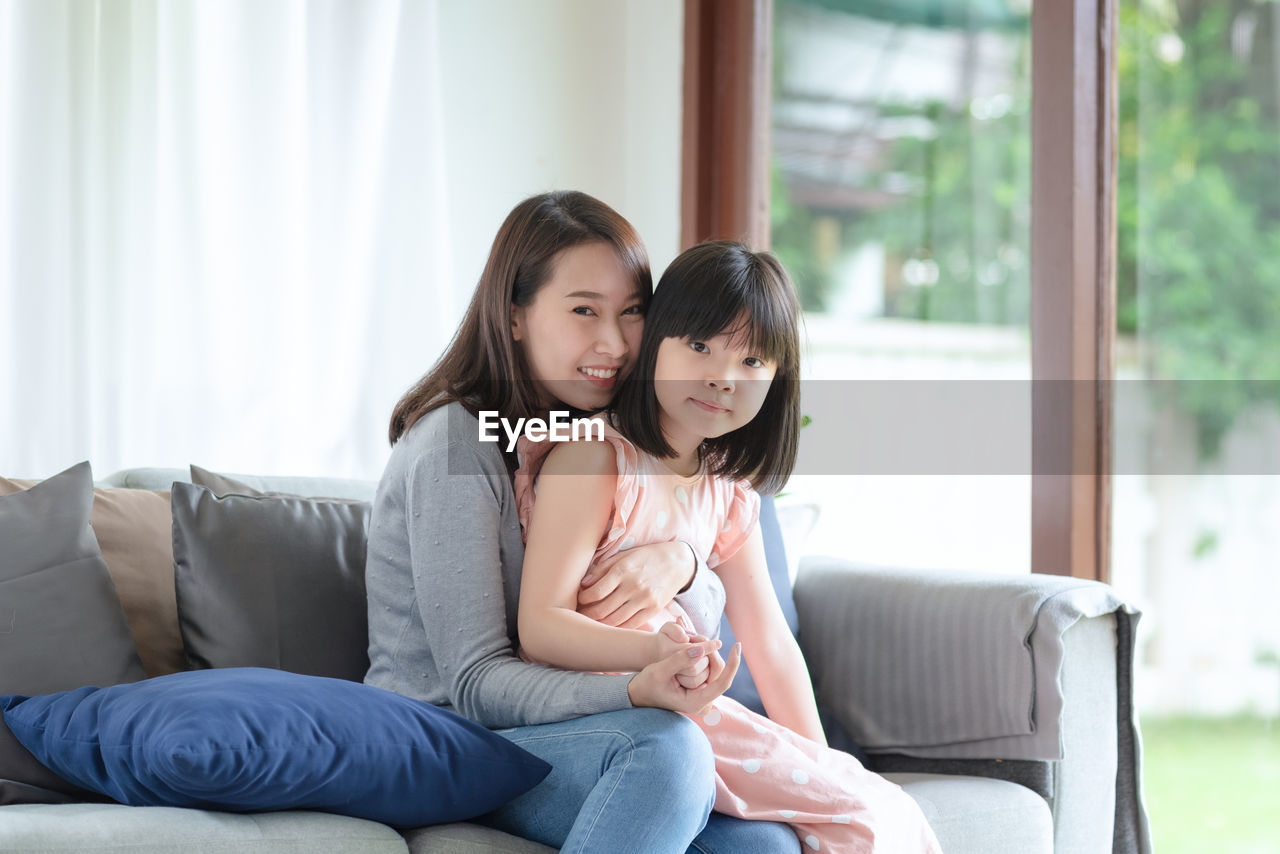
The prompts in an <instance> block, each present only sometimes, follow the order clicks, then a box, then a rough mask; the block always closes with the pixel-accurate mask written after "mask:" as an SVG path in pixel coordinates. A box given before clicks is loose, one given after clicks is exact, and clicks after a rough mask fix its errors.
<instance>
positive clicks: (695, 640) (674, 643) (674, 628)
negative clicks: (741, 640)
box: [650, 623, 722, 687]
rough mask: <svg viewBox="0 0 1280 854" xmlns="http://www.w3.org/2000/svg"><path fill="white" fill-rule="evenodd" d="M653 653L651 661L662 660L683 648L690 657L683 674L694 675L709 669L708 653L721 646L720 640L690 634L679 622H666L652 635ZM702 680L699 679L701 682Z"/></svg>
mask: <svg viewBox="0 0 1280 854" xmlns="http://www.w3.org/2000/svg"><path fill="white" fill-rule="evenodd" d="M650 637H651V638H652V645H651V649H652V650H653V655H652V657H651V658H650V662H654V661H661V660H662V659H664V658H666V657H668V656H670V655H674V654H675V653H677V652H679V651H681V650H683V651H684V652H685V653H686V654H687V655H688V656H689V658H690V659H692V660H691V661H690V662H689V666H688V667H686V668H685V669H684V670H682V671H681V673H682V674H685V675H688V676H693V675H694V674H698V673H701V672H703V671H705V670H706V669H707V665H706V662H705V661H704V660H703V659H705V658H706V653H709V652H715V651H716V650H717V649H719V648H720V647H721V645H722V644H721V642H720V641H719V640H708V639H707V638H704V637H702V636H701V635H690V634H689V633H688V632H686V631H685V630H684V629H683V628H681V626H680V624H679V623H666V624H664V625H663V626H662V628H661V629H659V630H658V631H656V632H654V633H653V634H652V635H651V636H650ZM702 681H705V680H699V683H697V684H701V682H702ZM694 687H696V685H695V686H694Z"/></svg>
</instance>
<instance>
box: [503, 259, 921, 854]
mask: <svg viewBox="0 0 1280 854" xmlns="http://www.w3.org/2000/svg"><path fill="white" fill-rule="evenodd" d="M797 313H798V306H797V304H796V299H795V295H794V291H793V289H792V287H791V284H790V282H789V280H788V278H787V276H786V273H785V271H784V270H783V269H782V267H781V265H780V264H779V263H778V262H777V260H776V259H775V258H773V257H772V256H771V255H768V254H767V253H753V252H751V251H750V250H748V249H747V248H746V247H744V246H742V245H741V244H738V243H730V242H713V243H704V244H701V245H699V246H695V247H694V248H693V249H690V250H688V251H687V252H685V253H684V254H682V255H681V256H680V257H678V258H677V259H676V260H675V261H674V262H672V264H671V266H670V268H668V270H667V272H666V273H665V274H664V275H663V277H662V282H661V284H660V285H659V287H658V289H657V291H656V293H655V294H654V297H653V301H652V302H651V304H650V307H649V316H648V319H647V321H646V326H645V331H644V336H643V338H642V340H641V343H640V351H639V354H638V356H637V360H636V367H635V369H634V371H633V372H632V374H631V376H630V377H629V378H628V379H627V380H626V381H624V383H623V386H622V388H620V389H619V393H618V396H617V398H616V399H615V401H614V406H613V409H612V411H611V413H610V424H609V426H608V427H607V428H606V430H605V441H603V442H572V443H557V444H555V445H554V446H553V445H552V443H549V442H540V443H534V442H529V441H528V440H522V446H521V468H520V470H519V471H517V473H516V496H517V501H518V502H519V504H520V511H521V521H522V524H523V525H524V528H525V531H526V539H527V544H526V548H525V560H524V581H523V584H522V587H521V595H520V612H519V624H520V638H521V642H522V644H523V651H524V653H525V654H526V655H528V656H529V657H531V658H532V659H534V660H538V661H542V662H546V663H548V664H553V665H556V666H559V667H564V668H567V669H573V670H594V671H631V670H635V669H636V668H642V667H645V666H646V665H648V664H650V663H651V662H653V661H656V660H660V659H662V658H663V657H665V656H667V655H670V654H671V653H672V651H673V650H677V649H678V648H679V642H680V640H681V638H680V635H679V632H678V631H676V630H674V629H673V628H672V627H671V626H669V625H662V624H663V623H664V622H665V621H666V620H675V621H676V622H680V621H681V620H682V619H683V617H684V615H683V614H682V613H681V610H680V607H679V606H678V605H677V604H673V605H671V606H670V607H669V608H668V609H667V611H668V613H667V614H666V615H663V617H661V618H658V619H656V620H653V621H650V623H649V625H648V626H646V627H644V628H643V629H640V630H636V629H627V628H617V627H613V626H605V625H601V624H599V623H597V622H595V621H593V620H591V619H589V618H588V617H586V616H584V615H582V614H580V613H578V611H577V608H576V604H577V603H576V598H575V589H576V587H577V579H578V578H579V577H581V575H582V573H583V572H584V571H585V570H586V569H587V567H589V566H591V565H593V564H594V562H596V561H600V560H606V559H608V558H610V557H611V556H613V555H615V554H617V553H619V552H621V551H625V550H628V549H630V548H632V547H635V546H637V545H640V544H645V543H654V542H663V541H667V540H670V539H672V538H680V539H683V540H685V541H687V542H689V543H691V544H693V545H694V546H695V548H697V549H698V550H699V552H700V553H701V554H704V555H706V556H707V557H706V561H707V565H708V566H709V567H712V568H713V569H715V571H716V572H717V574H718V575H719V576H720V578H721V580H722V581H723V583H724V587H725V592H726V602H725V611H726V613H727V615H728V617H729V621H730V623H731V624H732V625H733V626H734V630H735V633H736V634H737V636H738V637H739V638H740V639H741V643H740V644H739V645H738V647H741V649H739V648H738V647H735V649H734V651H733V653H732V655H731V659H732V660H734V661H736V656H737V655H739V654H745V655H746V656H747V658H748V660H749V661H750V662H751V667H752V672H753V673H754V674H755V678H756V684H757V686H758V687H759V689H760V695H761V698H762V700H763V701H764V704H765V708H766V709H767V711H768V713H769V717H768V718H765V717H762V716H759V715H756V714H755V713H753V712H751V711H749V710H747V709H746V708H745V707H743V706H741V705H740V704H738V703H736V702H734V701H733V700H730V699H728V698H726V697H720V698H718V699H716V700H715V701H713V702H712V703H710V704H709V705H708V707H706V708H705V709H703V710H701V712H700V714H697V715H695V716H693V720H694V721H695V722H696V723H698V725H699V726H700V727H701V728H702V730H703V732H704V733H706V735H707V738H708V740H709V741H710V743H711V746H712V750H713V752H714V754H715V764H716V801H715V809H716V810H717V811H718V812H722V813H727V814H729V815H733V816H738V817H741V818H747V819H760V820H778V819H783V820H785V821H787V822H788V823H789V824H791V826H792V828H793V829H794V830H795V832H796V834H797V836H798V837H799V838H800V839H801V840H802V841H803V842H804V843H805V845H806V846H807V847H808V848H809V849H811V850H814V851H834V852H871V851H875V852H900V854H919V852H936V851H938V850H939V848H938V844H937V841H936V839H935V838H934V835H933V832H932V831H931V830H930V828H929V826H928V823H927V822H926V821H925V819H924V816H923V814H922V813H921V812H920V809H919V807H918V806H917V805H916V803H915V802H914V801H913V800H912V799H911V798H910V797H909V796H908V795H907V794H906V793H904V792H903V791H902V790H901V789H900V788H898V787H897V786H895V785H894V784H892V783H890V782H889V781H887V780H885V779H884V778H882V777H879V776H878V775H876V774H873V773H871V772H868V771H866V770H865V769H864V768H863V767H862V766H861V765H860V764H859V763H858V761H857V760H856V759H854V758H853V757H852V756H849V755H848V754H845V753H842V752H840V751H836V750H832V749H830V748H829V747H827V744H826V739H825V736H824V734H823V731H822V727H821V724H820V723H819V720H818V711H817V707H816V704H815V702H814V697H813V687H812V685H811V684H810V681H809V677H808V673H807V670H806V668H805V664H804V660H803V658H802V657H801V654H800V649H799V647H798V646H797V644H796V643H795V640H794V638H793V637H792V635H791V633H790V632H789V631H788V629H787V626H786V623H785V620H784V618H783V616H782V611H781V608H780V607H779V605H778V602H777V599H776V598H775V597H774V595H773V590H772V588H771V586H770V583H769V579H768V574H767V571H766V569H765V561H764V549H763V545H762V541H761V536H760V531H759V527H758V525H757V524H756V521H757V514H758V510H759V497H758V495H757V494H756V492H755V491H754V490H753V489H752V487H753V486H754V487H755V488H756V489H765V490H769V491H771V492H773V491H776V490H777V489H778V488H780V487H781V486H782V484H783V483H784V482H785V481H786V479H787V477H788V476H789V475H790V473H791V469H792V467H793V465H794V462H795V456H796V449H797V443H798V433H799V379H798V374H799V355H798V351H799V344H798V338H799V334H798V330H797ZM535 477H536V478H537V482H536V484H535V482H534V479H535ZM535 496H536V501H535ZM602 532H603V533H602Z"/></svg>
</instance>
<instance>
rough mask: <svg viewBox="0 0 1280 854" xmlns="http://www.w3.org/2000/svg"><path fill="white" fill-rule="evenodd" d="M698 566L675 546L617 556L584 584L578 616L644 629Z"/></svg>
mask: <svg viewBox="0 0 1280 854" xmlns="http://www.w3.org/2000/svg"><path fill="white" fill-rule="evenodd" d="M696 568H697V562H696V561H695V560H694V558H693V552H692V550H691V549H690V548H689V546H687V545H686V544H684V543H682V542H679V541H676V542H671V543H654V544H652V545H647V546H636V547H635V548H633V549H627V550H626V551H622V552H619V553H618V554H616V555H614V556H613V557H611V558H609V559H608V560H606V561H602V562H601V563H600V565H599V566H596V567H594V568H593V569H592V570H591V571H590V572H588V573H587V575H586V576H584V577H583V579H582V586H581V589H580V590H579V591H578V613H580V614H585V615H586V616H588V617H590V618H591V619H593V620H595V621H597V622H600V623H604V624H605V625H608V626H619V627H621V628H625V629H635V628H640V627H641V626H643V625H644V624H645V623H647V622H649V621H650V620H652V619H653V618H654V617H656V616H658V615H659V613H661V611H662V609H663V608H665V607H666V606H667V605H668V603H670V602H671V600H672V599H674V598H676V594H677V593H679V592H680V591H681V590H683V589H684V588H685V587H687V586H688V585H689V582H690V581H692V580H693V573H694V571H695V570H696Z"/></svg>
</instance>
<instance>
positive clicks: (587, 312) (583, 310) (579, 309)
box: [573, 305, 596, 317]
mask: <svg viewBox="0 0 1280 854" xmlns="http://www.w3.org/2000/svg"><path fill="white" fill-rule="evenodd" d="M573 313H574V314H579V315H582V316H583V317H595V315H596V313H595V311H593V310H592V309H591V307H590V306H585V305H580V306H576V307H575V308H574V309H573Z"/></svg>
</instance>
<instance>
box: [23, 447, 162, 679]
mask: <svg viewBox="0 0 1280 854" xmlns="http://www.w3.org/2000/svg"><path fill="white" fill-rule="evenodd" d="M92 508H93V473H92V471H91V470H90V468H89V464H88V463H87V462H84V463H80V464H79V465H76V466H72V467H71V468H69V469H67V470H66V471H65V472H62V473H61V474H57V475H54V476H53V477H51V478H49V479H48V480H46V481H43V482H41V483H37V484H36V485H35V486H33V487H31V488H30V489H27V490H24V491H23V492H15V493H13V494H12V495H5V496H0V544H2V545H0V548H2V549H3V550H2V551H0V695H2V694H23V695H26V696H31V695H34V694H48V693H53V692H56V691H67V690H71V689H74V688H80V687H82V686H85V685H93V686H96V687H106V686H108V685H117V684H119V683H122V682H136V681H138V680H139V679H142V678H143V677H144V676H145V673H144V672H143V670H142V662H141V661H140V660H139V659H138V652H137V649H136V648H135V646H134V642H133V635H132V633H130V631H129V624H128V623H127V622H126V621H125V616H124V610H123V608H121V606H120V598H119V596H117V594H116V588H115V585H114V584H113V583H112V582H111V576H110V575H109V574H108V572H107V564H106V562H105V561H103V559H102V553H101V552H100V551H99V550H98V541H97V539H96V538H95V537H94V534H93V529H92V528H91V527H90V526H89V513H90V511H91V510H92Z"/></svg>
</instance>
